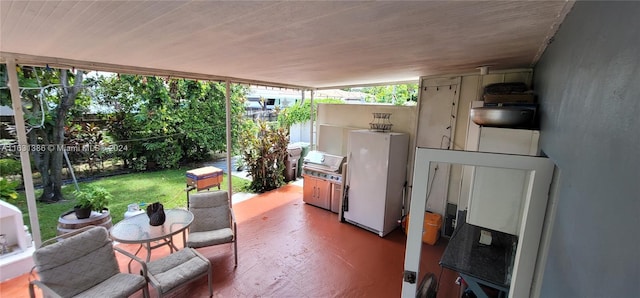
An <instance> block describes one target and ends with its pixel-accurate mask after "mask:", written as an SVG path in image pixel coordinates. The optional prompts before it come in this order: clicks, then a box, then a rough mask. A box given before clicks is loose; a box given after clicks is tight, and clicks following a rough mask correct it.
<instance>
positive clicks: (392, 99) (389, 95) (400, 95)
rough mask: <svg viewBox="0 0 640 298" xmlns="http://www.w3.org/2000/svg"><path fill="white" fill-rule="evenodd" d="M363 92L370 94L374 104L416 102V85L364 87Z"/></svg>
mask: <svg viewBox="0 0 640 298" xmlns="http://www.w3.org/2000/svg"><path fill="white" fill-rule="evenodd" d="M362 91H363V92H365V93H367V94H371V95H372V96H373V97H374V98H375V100H376V102H381V103H392V104H395V105H403V104H405V103H406V102H407V101H417V98H418V84H402V85H388V86H374V87H365V88H363V89H362Z"/></svg>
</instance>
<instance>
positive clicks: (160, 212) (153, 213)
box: [147, 202, 166, 226]
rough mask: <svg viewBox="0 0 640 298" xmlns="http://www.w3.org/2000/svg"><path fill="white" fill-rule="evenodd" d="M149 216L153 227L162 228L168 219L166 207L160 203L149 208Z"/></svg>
mask: <svg viewBox="0 0 640 298" xmlns="http://www.w3.org/2000/svg"><path fill="white" fill-rule="evenodd" d="M147 215H148V216H149V224H150V225H152V226H161V225H162V224H163V223H164V221H165V219H166V216H165V214H164V206H162V204H160V202H155V203H153V204H151V205H149V206H147Z"/></svg>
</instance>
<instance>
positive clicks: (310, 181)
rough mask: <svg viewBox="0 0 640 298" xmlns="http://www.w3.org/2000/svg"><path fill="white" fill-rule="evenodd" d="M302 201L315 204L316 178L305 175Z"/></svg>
mask: <svg viewBox="0 0 640 298" xmlns="http://www.w3.org/2000/svg"><path fill="white" fill-rule="evenodd" d="M303 179H304V182H303V183H302V200H303V201H304V202H305V203H309V204H313V203H314V201H315V196H316V180H317V179H316V178H313V177H311V176H307V175H303Z"/></svg>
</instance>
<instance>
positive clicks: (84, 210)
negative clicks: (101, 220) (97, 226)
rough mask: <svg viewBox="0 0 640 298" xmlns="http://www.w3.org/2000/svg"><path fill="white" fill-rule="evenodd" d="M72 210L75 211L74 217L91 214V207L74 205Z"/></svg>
mask: <svg viewBox="0 0 640 298" xmlns="http://www.w3.org/2000/svg"><path fill="white" fill-rule="evenodd" d="M73 210H74V211H75V212H76V217H77V218H78V219H85V218H89V217H90V216H91V208H82V207H80V206H75V207H74V208H73Z"/></svg>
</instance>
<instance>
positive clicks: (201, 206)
mask: <svg viewBox="0 0 640 298" xmlns="http://www.w3.org/2000/svg"><path fill="white" fill-rule="evenodd" d="M189 211H191V213H193V223H191V226H190V227H189V231H190V232H203V231H211V230H218V229H223V228H231V211H230V209H229V197H228V194H227V192H226V191H209V192H198V193H194V194H189Z"/></svg>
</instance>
